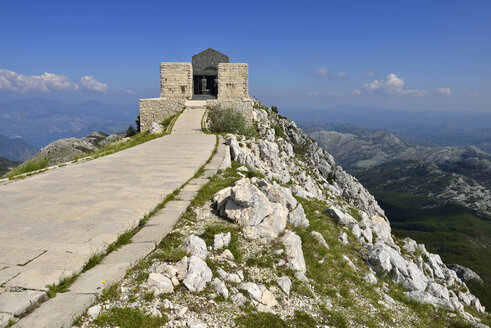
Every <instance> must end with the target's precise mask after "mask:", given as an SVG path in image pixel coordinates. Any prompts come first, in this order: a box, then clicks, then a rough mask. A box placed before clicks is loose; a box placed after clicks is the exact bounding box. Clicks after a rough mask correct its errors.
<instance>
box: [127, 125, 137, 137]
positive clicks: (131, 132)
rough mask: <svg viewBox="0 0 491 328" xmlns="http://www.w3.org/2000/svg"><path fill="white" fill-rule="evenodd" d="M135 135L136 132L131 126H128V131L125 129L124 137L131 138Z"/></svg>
mask: <svg viewBox="0 0 491 328" xmlns="http://www.w3.org/2000/svg"><path fill="white" fill-rule="evenodd" d="M135 134H136V130H135V128H134V127H133V125H130V126H128V129H126V137H132V136H134V135H135Z"/></svg>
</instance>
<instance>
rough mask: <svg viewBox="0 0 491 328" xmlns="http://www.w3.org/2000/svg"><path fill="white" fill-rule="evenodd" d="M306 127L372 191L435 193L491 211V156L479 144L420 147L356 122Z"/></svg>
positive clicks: (450, 199)
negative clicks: (326, 128) (326, 126)
mask: <svg viewBox="0 0 491 328" xmlns="http://www.w3.org/2000/svg"><path fill="white" fill-rule="evenodd" d="M304 128H305V130H307V132H308V133H309V136H310V137H311V138H313V139H314V140H316V141H317V142H318V143H319V145H320V146H321V147H323V148H324V149H326V150H327V151H328V152H330V153H331V154H332V155H333V156H334V158H335V159H336V162H337V163H338V164H340V165H341V166H342V167H343V168H345V169H347V170H348V171H349V172H350V173H352V174H354V175H355V176H356V177H357V178H358V179H359V180H360V181H361V182H362V183H363V185H364V186H365V187H367V188H368V189H369V190H371V191H374V192H375V191H391V192H398V193H400V192H406V193H411V194H415V195H425V196H428V197H436V198H438V199H440V200H444V201H452V202H455V203H458V204H461V205H463V206H467V207H470V208H472V209H474V210H479V211H482V212H484V213H486V214H490V215H491V155H490V154H488V153H486V152H484V151H482V150H480V149H479V148H477V147H474V146H469V147H457V146H444V147H435V146H421V145H415V144H412V143H410V142H407V141H405V140H402V139H400V138H398V137H396V136H395V135H393V134H392V133H390V132H388V131H384V130H376V129H368V128H362V127H356V126H352V125H337V126H330V127H328V128H331V129H332V130H325V129H322V128H320V127H319V126H318V125H307V126H305V127H304Z"/></svg>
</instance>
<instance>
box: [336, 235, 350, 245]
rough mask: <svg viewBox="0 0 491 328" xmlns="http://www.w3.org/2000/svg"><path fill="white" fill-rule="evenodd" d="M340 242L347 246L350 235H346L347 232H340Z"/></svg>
mask: <svg viewBox="0 0 491 328" xmlns="http://www.w3.org/2000/svg"><path fill="white" fill-rule="evenodd" d="M338 240H339V241H340V242H341V244H343V245H347V244H348V235H347V234H346V232H340V233H339V235H338Z"/></svg>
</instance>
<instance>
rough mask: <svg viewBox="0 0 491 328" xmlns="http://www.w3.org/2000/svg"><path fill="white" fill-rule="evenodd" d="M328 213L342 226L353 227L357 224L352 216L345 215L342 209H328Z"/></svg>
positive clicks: (332, 207)
mask: <svg viewBox="0 0 491 328" xmlns="http://www.w3.org/2000/svg"><path fill="white" fill-rule="evenodd" d="M327 213H329V215H331V216H332V218H333V219H334V220H335V221H336V222H337V223H338V224H340V225H342V226H348V227H352V226H354V225H355V224H356V223H357V222H356V220H355V219H354V218H353V217H352V216H351V215H349V214H347V213H343V212H342V211H341V210H340V209H338V208H336V207H334V206H331V207H330V208H329V209H327Z"/></svg>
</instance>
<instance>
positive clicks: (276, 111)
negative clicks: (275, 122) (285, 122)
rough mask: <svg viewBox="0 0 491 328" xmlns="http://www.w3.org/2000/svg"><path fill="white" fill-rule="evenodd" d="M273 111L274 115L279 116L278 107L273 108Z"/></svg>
mask: <svg viewBox="0 0 491 328" xmlns="http://www.w3.org/2000/svg"><path fill="white" fill-rule="evenodd" d="M271 110H272V111H273V113H276V114H278V107H276V106H271Z"/></svg>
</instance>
